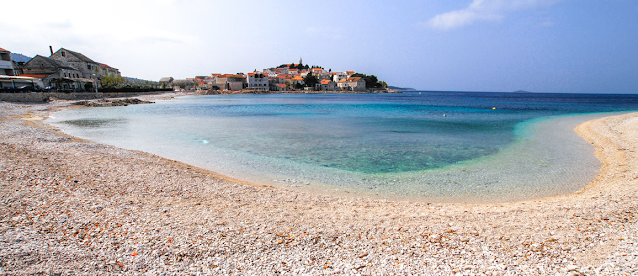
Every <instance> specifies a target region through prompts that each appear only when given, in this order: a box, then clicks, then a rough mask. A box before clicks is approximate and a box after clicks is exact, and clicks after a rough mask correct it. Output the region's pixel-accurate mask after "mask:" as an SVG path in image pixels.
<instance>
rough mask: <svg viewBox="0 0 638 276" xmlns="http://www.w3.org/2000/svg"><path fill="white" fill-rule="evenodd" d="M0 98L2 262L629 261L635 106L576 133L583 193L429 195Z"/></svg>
mask: <svg viewBox="0 0 638 276" xmlns="http://www.w3.org/2000/svg"><path fill="white" fill-rule="evenodd" d="M69 104H70V103H69V102H63V101H55V102H53V103H49V104H40V105H23V104H13V103H6V102H0V274H2V275H5V274H11V275H13V274H45V275H60V274H59V273H61V275H67V274H87V275H95V274H100V275H105V274H147V275H156V274H162V273H164V274H169V275H170V274H180V275H189V274H193V275H195V274H198V273H201V274H235V275H274V274H293V275H294V274H310V275H322V274H361V275H388V274H421V275H423V274H425V275H430V274H433V275H450V274H455V273H460V275H483V274H487V275H539V274H540V275H556V274H558V275H580V274H581V273H582V274H586V275H622V274H630V275H631V274H634V275H635V274H638V233H637V232H636V230H637V228H638V224H637V219H636V212H638V211H637V210H638V200H637V195H638V194H637V192H638V187H637V186H636V185H637V184H638V168H636V167H637V166H638V153H637V150H638V113H633V114H626V115H620V116H613V117H606V118H602V119H598V120H594V121H589V122H586V123H584V124H582V125H580V126H579V127H578V128H577V129H576V131H577V132H578V133H579V134H580V135H581V136H582V137H583V138H585V139H586V140H587V141H588V142H590V143H591V144H593V145H594V146H595V148H596V156H597V157H598V158H599V159H600V160H601V162H602V164H603V166H602V169H601V171H600V173H599V174H598V175H597V176H596V178H595V179H594V181H593V182H592V183H590V184H589V185H587V186H586V187H585V188H584V189H582V190H581V191H579V192H577V193H574V194H569V195H563V196H557V197H552V198H545V199H542V200H535V201H525V202H514V203H502V204H428V203H423V202H393V201H386V200H377V199H371V198H362V197H345V196H331V195H319V194H310V193H304V192H299V191H291V190H285V189H282V188H274V187H264V186H259V185H246V184H247V183H240V182H238V181H236V180H233V179H230V178H225V177H223V176H220V175H218V174H215V173H213V172H210V171H207V170H203V169H199V168H196V167H193V166H190V165H187V164H184V163H180V162H176V161H171V160H167V159H164V158H161V157H158V156H155V155H152V154H148V153H144V152H140V151H132V150H125V149H120V148H116V147H113V146H109V145H103V144H98V143H93V142H90V141H85V140H82V139H78V138H74V137H70V136H68V135H64V134H63V133H61V132H59V131H58V130H56V129H54V128H53V127H50V126H48V125H46V124H44V123H43V122H42V119H43V118H46V117H47V116H48V114H49V113H50V112H51V110H54V109H56V108H61V107H64V106H67V105H69Z"/></svg>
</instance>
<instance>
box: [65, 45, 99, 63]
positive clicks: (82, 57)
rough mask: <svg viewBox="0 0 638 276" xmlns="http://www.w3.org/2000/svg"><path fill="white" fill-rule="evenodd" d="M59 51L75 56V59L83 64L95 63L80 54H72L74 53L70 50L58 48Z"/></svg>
mask: <svg viewBox="0 0 638 276" xmlns="http://www.w3.org/2000/svg"><path fill="white" fill-rule="evenodd" d="M60 50H64V51H66V52H67V53H70V54H72V55H74V56H76V57H77V58H79V59H80V60H82V61H84V62H87V63H97V62H95V61H93V60H92V59H90V58H88V57H86V56H85V55H83V54H81V53H78V52H74V51H71V50H67V49H64V48H60ZM60 50H58V52H59V51H60Z"/></svg>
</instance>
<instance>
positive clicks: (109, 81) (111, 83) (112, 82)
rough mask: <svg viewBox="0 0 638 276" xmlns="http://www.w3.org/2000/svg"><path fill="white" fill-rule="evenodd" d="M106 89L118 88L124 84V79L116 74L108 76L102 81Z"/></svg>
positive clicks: (103, 77)
mask: <svg viewBox="0 0 638 276" xmlns="http://www.w3.org/2000/svg"><path fill="white" fill-rule="evenodd" d="M100 81H101V82H102V86H104V87H118V86H120V85H121V84H122V83H124V81H125V80H124V78H123V77H122V76H120V75H116V74H106V75H104V76H102V78H101V79H100Z"/></svg>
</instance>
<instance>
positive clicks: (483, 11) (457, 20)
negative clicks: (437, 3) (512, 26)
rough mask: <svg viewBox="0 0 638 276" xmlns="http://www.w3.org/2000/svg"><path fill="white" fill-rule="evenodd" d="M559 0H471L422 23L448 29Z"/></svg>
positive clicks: (543, 5) (434, 27) (431, 26)
mask: <svg viewBox="0 0 638 276" xmlns="http://www.w3.org/2000/svg"><path fill="white" fill-rule="evenodd" d="M559 1H561V0H510V1H508V0H473V1H472V3H471V4H470V5H469V6H468V7H466V8H464V9H460V10H454V11H450V12H446V13H442V14H439V15H436V16H434V17H433V18H431V19H430V20H429V21H427V22H425V23H424V25H426V26H428V27H430V28H433V29H437V30H450V29H456V28H460V27H463V26H467V25H470V24H472V23H474V22H477V21H494V20H502V19H503V18H505V17H506V16H507V15H509V14H510V13H513V12H516V11H523V10H531V9H538V8H543V7H549V6H551V5H554V4H556V3H557V2H559Z"/></svg>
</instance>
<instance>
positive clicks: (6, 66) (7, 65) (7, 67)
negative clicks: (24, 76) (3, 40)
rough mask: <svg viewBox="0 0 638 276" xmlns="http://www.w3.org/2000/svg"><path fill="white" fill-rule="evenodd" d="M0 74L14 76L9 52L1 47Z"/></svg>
mask: <svg viewBox="0 0 638 276" xmlns="http://www.w3.org/2000/svg"><path fill="white" fill-rule="evenodd" d="M0 75H5V76H15V70H14V68H13V62H12V61H11V52H9V51H8V50H5V49H2V48H0Z"/></svg>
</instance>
